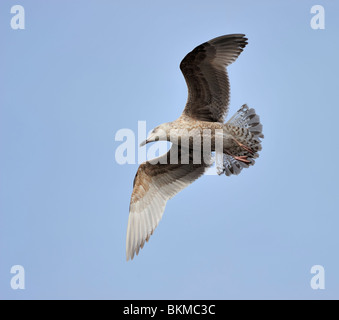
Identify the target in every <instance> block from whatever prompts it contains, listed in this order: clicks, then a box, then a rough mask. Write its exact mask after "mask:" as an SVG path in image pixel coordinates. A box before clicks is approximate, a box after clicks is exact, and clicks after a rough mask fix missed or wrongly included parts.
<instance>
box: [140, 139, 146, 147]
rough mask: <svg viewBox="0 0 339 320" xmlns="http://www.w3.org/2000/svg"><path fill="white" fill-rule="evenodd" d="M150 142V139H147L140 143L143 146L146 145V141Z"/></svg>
mask: <svg viewBox="0 0 339 320" xmlns="http://www.w3.org/2000/svg"><path fill="white" fill-rule="evenodd" d="M147 142H148V140H147V139H146V140H145V141H143V142H141V143H140V147H143V146H144V145H146V143H147Z"/></svg>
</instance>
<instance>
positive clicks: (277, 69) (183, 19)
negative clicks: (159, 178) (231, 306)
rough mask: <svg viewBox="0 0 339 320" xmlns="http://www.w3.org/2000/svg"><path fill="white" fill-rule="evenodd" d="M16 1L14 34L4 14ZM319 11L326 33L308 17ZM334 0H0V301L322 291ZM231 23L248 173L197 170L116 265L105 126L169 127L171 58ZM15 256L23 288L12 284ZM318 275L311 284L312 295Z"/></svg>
mask: <svg viewBox="0 0 339 320" xmlns="http://www.w3.org/2000/svg"><path fill="white" fill-rule="evenodd" d="M14 4H20V5H22V6H23V7H24V8H25V15H26V26H25V27H26V29H25V30H12V29H11V27H10V20H11V17H12V14H11V13H10V8H11V6H12V5H14ZM316 4H320V5H323V6H324V8H325V30H313V29H312V28H311V27H310V20H311V17H312V15H311V13H310V10H311V7H312V6H313V5H316ZM338 12H339V4H338V2H337V1H315V2H312V1H310V0H307V1H306V0H300V1H291V0H284V1H255V2H254V1H249V0H246V1H245V0H237V1H227V0H223V1H215V0H211V1H200V0H198V1H193V0H187V1H170V2H164V1H143V2H140V1H107V0H106V1H103V0H100V1H94V0H92V1H88V0H87V1H56V0H51V1H42V0H40V1H27V0H19V1H15V2H14V1H9V0H3V1H1V2H0V42H1V48H2V50H1V54H0V57H1V59H0V70H1V75H0V86H1V94H0V152H1V157H0V226H1V232H0V298H3V299H41V298H43V299H238V298H243V299H251V298H253V299H264V298H269V299H278V298H281V299H324V298H330V299H334V298H336V299H338V298H339V258H338V244H339V235H338V231H337V230H338V224H339V215H338V205H339V200H338V199H339V197H338V179H339V174H338V168H337V165H336V160H337V158H338V156H339V151H338V148H337V139H338V129H337V126H338V121H337V119H338V117H339V111H338V102H337V93H338V90H337V86H338V79H337V75H338V73H339V64H338V60H337V59H338V56H339V40H338V36H337V34H338V31H339V21H338ZM229 33H245V34H246V35H247V37H248V39H249V44H248V46H247V47H246V49H245V50H244V52H243V53H242V55H241V56H240V57H239V59H238V60H237V61H236V63H234V64H233V65H232V66H230V68H229V76H230V81H231V106H230V114H229V115H232V114H233V113H234V112H235V111H236V110H238V108H239V107H240V106H241V105H242V104H243V103H247V104H248V105H249V106H250V107H253V108H255V109H256V111H257V113H258V114H259V115H260V116H261V120H262V123H263V125H264V134H265V139H264V141H263V150H262V152H261V154H260V158H259V159H258V160H257V162H256V165H255V166H254V167H251V168H250V169H248V170H243V172H242V173H241V175H239V176H237V177H230V178H229V177H225V176H221V177H218V176H205V177H203V178H201V179H200V180H198V181H196V182H195V183H194V184H192V185H191V186H190V187H188V188H187V189H185V190H184V191H182V192H181V193H180V194H178V195H177V196H176V197H175V198H173V199H172V200H171V201H169V203H168V205H167V207H166V211H165V214H164V216H163V219H162V221H161V222H160V225H159V227H158V228H157V229H156V231H155V234H154V235H153V236H152V238H151V240H150V242H149V243H148V244H147V245H145V248H144V249H143V250H142V251H141V253H140V254H139V256H138V257H137V258H136V259H134V260H133V261H132V262H126V261H125V233H126V228H127V220H128V207H129V199H130V195H131V192H132V182H133V178H134V175H135V172H136V170H137V165H136V164H135V165H124V166H121V165H118V164H117V163H116V161H115V150H116V148H117V147H118V146H119V144H120V142H116V141H115V140H114V137H115V134H116V132H117V131H118V130H119V129H121V128H130V129H132V130H135V131H136V130H137V124H138V121H141V120H146V121H147V129H148V130H150V129H152V128H153V127H155V126H157V125H159V124H160V123H163V122H168V121H172V120H174V119H176V118H177V117H178V116H179V115H180V113H181V112H182V110H183V107H184V104H185V102H186V97H187V96H186V95H187V92H186V90H187V89H186V85H185V81H184V78H183V76H182V75H181V73H180V70H179V63H180V61H181V59H182V58H183V57H184V56H185V55H186V54H187V53H188V52H189V51H191V50H192V49H193V48H194V47H195V46H197V45H199V44H200V43H202V42H205V41H207V40H209V39H211V38H214V37H216V36H220V35H223V34H229ZM17 264H19V265H22V266H23V267H24V268H25V272H26V289H25V290H16V291H14V290H12V289H11V287H10V279H11V276H12V275H11V274H10V269H11V267H12V266H13V265H17ZM316 264H320V265H322V266H324V268H325V272H326V273H325V275H326V289H325V290H323V291H321V290H317V291H314V290H312V288H311V287H310V280H311V277H312V275H311V273H310V270H311V267H312V266H313V265H316Z"/></svg>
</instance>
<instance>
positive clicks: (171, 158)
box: [126, 145, 211, 260]
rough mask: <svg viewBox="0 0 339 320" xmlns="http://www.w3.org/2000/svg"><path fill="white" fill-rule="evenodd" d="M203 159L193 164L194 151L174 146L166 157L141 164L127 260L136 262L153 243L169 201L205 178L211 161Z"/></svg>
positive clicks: (135, 187)
mask: <svg viewBox="0 0 339 320" xmlns="http://www.w3.org/2000/svg"><path fill="white" fill-rule="evenodd" d="M186 156H187V157H186ZM201 158H202V159H201V160H202V161H201V164H193V154H192V151H190V152H189V154H185V153H184V152H183V151H181V150H180V149H179V150H178V146H176V145H173V146H172V148H171V149H170V150H169V151H168V152H167V153H166V154H164V155H163V156H161V157H159V158H157V159H154V160H152V161H151V162H150V161H148V162H145V163H143V164H141V165H140V167H139V169H138V171H137V174H136V176H135V179H134V183H133V193H132V197H131V203H130V210H129V218H128V227H127V237H126V258H127V260H129V259H133V258H134V255H135V253H136V254H138V253H139V250H140V248H143V246H144V244H145V241H148V240H149V238H150V236H151V235H152V234H153V231H154V229H155V228H156V227H157V225H158V223H159V221H160V219H161V217H162V215H163V212H164V210H165V206H166V202H167V201H168V200H169V199H170V198H172V197H173V196H175V195H176V194H177V193H178V192H179V191H181V190H182V189H184V188H185V187H187V186H188V185H190V184H191V183H192V182H193V181H195V180H196V179H198V178H199V177H200V176H202V175H203V174H204V172H205V170H206V169H207V168H208V167H209V166H210V165H211V159H210V158H209V159H204V158H203V156H202V155H201ZM175 159H176V160H175ZM173 162H174V163H177V164H174V163H173ZM194 162H196V161H194Z"/></svg>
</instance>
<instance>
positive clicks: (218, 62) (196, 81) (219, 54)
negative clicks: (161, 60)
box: [180, 34, 247, 122]
mask: <svg viewBox="0 0 339 320" xmlns="http://www.w3.org/2000/svg"><path fill="white" fill-rule="evenodd" d="M246 45H247V38H245V35H243V34H230V35H226V36H221V37H218V38H215V39H212V40H210V41H207V42H205V43H203V44H201V45H200V46H198V47H196V48H195V49H194V50H193V51H191V52H190V53H188V54H187V55H186V57H185V58H184V59H183V60H182V61H181V63H180V69H181V71H182V73H183V75H184V77H185V80H186V83H187V87H188V99H187V103H186V107H185V109H184V112H183V116H189V117H191V118H193V119H196V120H201V121H211V122H224V119H225V116H226V114H227V111H228V105H229V99H230V85H229V80H228V74H227V71H226V67H227V66H228V65H230V64H231V63H232V62H234V61H235V60H236V59H237V57H238V56H239V55H240V53H241V52H242V51H243V48H244V47H245V46H246Z"/></svg>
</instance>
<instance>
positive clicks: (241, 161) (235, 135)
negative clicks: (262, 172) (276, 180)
mask: <svg viewBox="0 0 339 320" xmlns="http://www.w3.org/2000/svg"><path fill="white" fill-rule="evenodd" d="M262 128H263V127H262V124H261V123H260V118H259V116H258V115H257V114H256V113H255V110H254V109H252V108H251V109H250V108H248V106H247V105H246V104H244V105H243V106H242V107H241V108H240V109H239V110H238V111H237V112H236V113H235V114H234V115H233V117H232V118H231V119H230V120H229V121H228V122H227V123H226V124H225V129H226V131H227V132H228V134H229V135H230V136H231V143H229V140H228V143H227V148H226V149H224V154H223V163H222V165H221V166H217V170H218V174H222V173H225V175H226V176H230V175H232V174H234V175H238V174H239V173H240V172H241V170H242V169H243V168H248V167H249V166H251V165H254V163H255V161H254V159H255V158H258V157H259V154H258V152H259V151H260V150H261V139H263V138H264V135H263V133H262ZM228 139H229V138H228Z"/></svg>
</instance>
